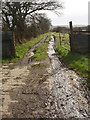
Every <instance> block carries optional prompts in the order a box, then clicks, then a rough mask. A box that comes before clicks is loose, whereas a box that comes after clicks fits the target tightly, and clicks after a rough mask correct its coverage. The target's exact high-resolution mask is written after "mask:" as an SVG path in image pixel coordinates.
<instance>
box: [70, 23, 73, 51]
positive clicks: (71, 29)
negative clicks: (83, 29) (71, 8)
mask: <svg viewBox="0 0 90 120" xmlns="http://www.w3.org/2000/svg"><path fill="white" fill-rule="evenodd" d="M69 26H70V49H71V51H73V43H72V42H73V41H72V35H73V26H72V21H70V22H69Z"/></svg>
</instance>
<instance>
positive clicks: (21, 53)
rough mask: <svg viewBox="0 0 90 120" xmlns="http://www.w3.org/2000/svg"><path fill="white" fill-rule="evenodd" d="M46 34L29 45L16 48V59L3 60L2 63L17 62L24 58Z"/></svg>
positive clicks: (25, 44) (28, 43) (31, 41)
mask: <svg viewBox="0 0 90 120" xmlns="http://www.w3.org/2000/svg"><path fill="white" fill-rule="evenodd" d="M45 35H46V34H42V35H40V36H38V37H37V38H35V39H32V40H30V41H29V42H27V43H24V44H22V45H17V46H16V57H15V58H7V59H3V60H2V61H1V62H2V63H9V62H17V61H18V60H19V59H21V58H23V56H24V55H25V54H26V53H27V51H28V50H29V49H30V48H31V47H32V46H34V45H35V44H36V43H38V42H39V41H40V40H41V39H42V38H43V37H44V36H45Z"/></svg>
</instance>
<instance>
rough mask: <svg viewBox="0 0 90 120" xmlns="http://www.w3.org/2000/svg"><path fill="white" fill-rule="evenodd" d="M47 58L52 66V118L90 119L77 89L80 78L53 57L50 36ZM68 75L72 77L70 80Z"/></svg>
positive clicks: (83, 98)
mask: <svg viewBox="0 0 90 120" xmlns="http://www.w3.org/2000/svg"><path fill="white" fill-rule="evenodd" d="M48 56H49V58H50V60H51V65H52V76H51V79H52V89H51V95H52V96H53V105H52V106H51V114H53V116H52V117H53V118H54V117H59V118H86V120H88V119H89V118H90V115H89V112H90V111H89V109H90V108H89V105H88V101H87V99H86V98H85V97H84V94H85V93H84V92H82V91H80V90H79V89H78V88H79V87H80V83H79V81H80V79H81V78H80V77H79V76H78V75H77V74H76V73H75V72H73V71H71V70H68V69H67V68H64V67H62V63H61V62H60V60H59V59H58V57H57V56H56V55H55V50H54V37H53V36H51V41H50V42H49V46H48ZM69 71H70V72H69ZM69 73H70V74H71V75H72V77H73V79H72V80H71V78H70V75H69ZM52 112H53V113H52Z"/></svg>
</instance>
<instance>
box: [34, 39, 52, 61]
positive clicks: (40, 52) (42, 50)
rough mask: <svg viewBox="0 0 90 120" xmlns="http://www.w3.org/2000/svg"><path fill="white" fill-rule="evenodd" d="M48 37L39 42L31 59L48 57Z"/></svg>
mask: <svg viewBox="0 0 90 120" xmlns="http://www.w3.org/2000/svg"><path fill="white" fill-rule="evenodd" d="M49 40H50V37H48V38H47V39H46V40H45V42H44V43H43V44H41V45H40V46H39V47H38V48H37V49H36V52H35V54H34V56H33V57H32V60H33V61H42V60H45V59H46V58H47V57H48V54H47V50H48V42H49Z"/></svg>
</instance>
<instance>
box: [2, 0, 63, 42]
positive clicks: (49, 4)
mask: <svg viewBox="0 0 90 120" xmlns="http://www.w3.org/2000/svg"><path fill="white" fill-rule="evenodd" d="M59 8H62V3H59V2H57V1H55V0H48V1H44V0H38V1H37V0H33V1H30V2H3V3H2V20H3V26H2V28H3V29H2V30H3V31H7V30H10V31H12V32H13V33H14V35H15V42H16V43H17V42H18V43H23V42H24V39H27V38H32V37H36V36H37V35H40V34H42V33H46V32H48V31H49V28H50V26H51V21H50V19H48V18H47V16H46V15H45V14H40V13H38V11H40V10H52V11H55V10H56V9H59ZM55 12H56V11H55Z"/></svg>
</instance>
